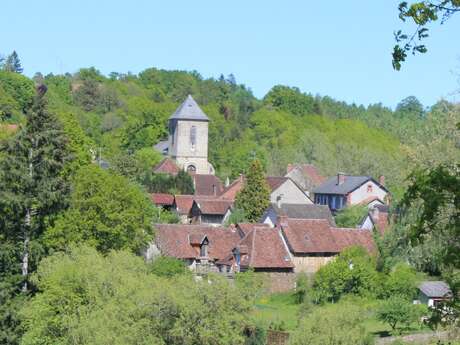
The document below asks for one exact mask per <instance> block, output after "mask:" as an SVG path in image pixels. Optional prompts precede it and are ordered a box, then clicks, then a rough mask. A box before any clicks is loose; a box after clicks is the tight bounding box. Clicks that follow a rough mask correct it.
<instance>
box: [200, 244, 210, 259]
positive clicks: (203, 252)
mask: <svg viewBox="0 0 460 345" xmlns="http://www.w3.org/2000/svg"><path fill="white" fill-rule="evenodd" d="M200 256H201V257H202V258H205V257H207V256H208V244H207V243H203V244H202V245H201V247H200Z"/></svg>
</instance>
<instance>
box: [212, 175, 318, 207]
mask: <svg viewBox="0 0 460 345" xmlns="http://www.w3.org/2000/svg"><path fill="white" fill-rule="evenodd" d="M265 180H266V182H267V185H268V187H269V188H270V202H271V203H279V202H282V203H287V204H313V201H312V200H311V199H310V198H309V197H308V195H307V194H305V192H304V191H303V190H302V188H300V187H299V186H298V185H297V184H296V183H295V182H294V181H293V180H292V179H290V178H289V177H275V176H268V177H266V179H265ZM243 187H244V176H243V175H240V177H238V178H237V179H236V180H235V181H233V182H232V183H231V184H230V185H229V186H228V187H226V188H224V190H223V192H222V193H221V195H220V198H222V199H226V200H232V201H235V199H236V195H237V194H238V192H239V191H240V190H241V189H243Z"/></svg>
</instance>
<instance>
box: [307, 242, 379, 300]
mask: <svg viewBox="0 0 460 345" xmlns="http://www.w3.org/2000/svg"><path fill="white" fill-rule="evenodd" d="M379 280H380V279H379V276H378V274H377V272H376V270H375V265H374V262H373V260H372V259H371V257H369V255H368V254H367V253H366V251H365V250H364V249H363V248H361V247H351V248H348V249H346V250H344V251H343V252H342V253H340V255H339V256H338V257H337V259H335V260H333V261H331V262H329V263H328V264H327V265H325V266H323V267H321V268H320V269H319V271H318V272H317V273H316V274H315V278H314V281H313V294H312V300H313V301H314V302H316V303H322V302H335V301H338V300H339V299H340V297H341V296H342V295H343V294H347V293H352V294H358V295H367V294H374V293H375V292H376V290H377V287H378V284H379Z"/></svg>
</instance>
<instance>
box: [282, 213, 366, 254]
mask: <svg viewBox="0 0 460 345" xmlns="http://www.w3.org/2000/svg"><path fill="white" fill-rule="evenodd" d="M281 228H282V231H283V233H284V235H285V238H286V241H287V243H288V245H289V247H290V248H291V251H292V252H293V253H304V254H307V253H340V252H341V251H342V250H344V249H345V248H348V247H351V246H355V245H356V246H362V247H364V248H365V249H366V250H367V251H368V252H373V251H374V250H375V247H374V241H373V238H372V233H371V232H370V231H368V230H359V229H349V228H335V227H331V226H330V225H329V222H328V221H327V220H326V219H289V218H288V219H287V220H286V223H284V224H283V223H282V224H281Z"/></svg>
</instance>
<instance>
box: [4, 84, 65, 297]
mask: <svg viewBox="0 0 460 345" xmlns="http://www.w3.org/2000/svg"><path fill="white" fill-rule="evenodd" d="M45 93H46V87H45V86H44V85H42V86H40V87H39V88H38V90H37V95H36V97H35V100H34V103H33V105H32V108H31V110H30V111H29V112H28V120H27V123H26V125H25V127H24V128H23V129H22V130H21V131H20V132H19V134H18V135H17V136H16V137H15V138H14V139H12V140H11V141H9V142H8V143H7V144H6V145H5V147H4V148H3V149H2V151H3V153H4V155H5V157H4V159H3V160H2V161H1V162H0V238H1V240H2V241H1V242H2V245H3V246H11V248H14V250H13V252H12V254H11V255H13V257H15V258H16V260H17V263H18V265H12V267H14V268H15V269H14V270H13V272H11V273H12V274H18V273H20V274H21V276H22V283H21V285H22V290H23V291H27V290H28V285H27V278H28V275H29V273H30V271H31V269H33V268H34V265H35V263H36V260H37V259H38V256H37V254H38V253H39V251H37V252H34V249H37V248H39V247H40V246H39V243H40V241H39V240H40V235H41V234H42V232H43V230H44V229H45V228H46V227H47V226H48V225H49V224H50V222H51V221H52V218H53V216H55V215H56V214H57V213H58V212H59V211H60V210H61V209H63V208H64V207H65V205H66V200H67V195H68V191H69V186H68V184H67V183H66V181H65V178H64V176H63V168H64V165H65V164H66V162H67V161H69V159H70V155H69V153H68V149H67V138H66V136H65V135H64V133H63V131H62V129H61V126H60V124H59V122H58V121H57V119H56V117H55V116H53V115H52V114H50V113H48V111H47V110H46V101H45V97H44V95H45ZM31 257H32V258H33V259H34V260H33V261H31ZM18 270H19V271H18Z"/></svg>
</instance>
